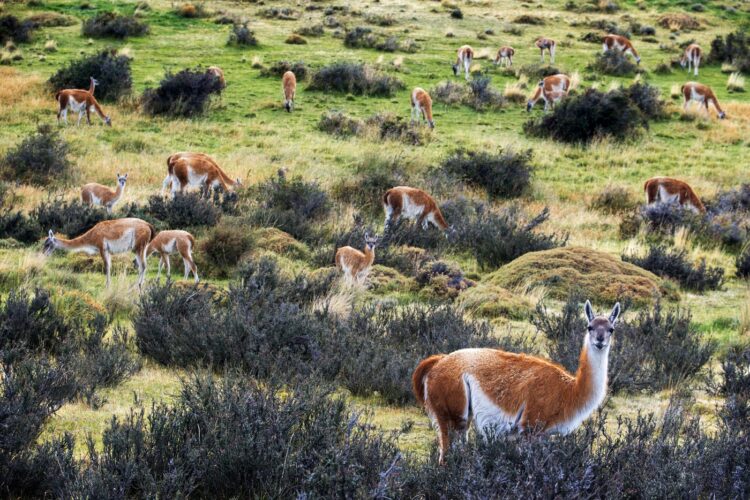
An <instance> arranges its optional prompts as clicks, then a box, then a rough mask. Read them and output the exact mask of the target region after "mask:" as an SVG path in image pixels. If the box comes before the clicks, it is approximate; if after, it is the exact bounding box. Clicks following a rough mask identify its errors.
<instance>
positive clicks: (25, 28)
mask: <svg viewBox="0 0 750 500" xmlns="http://www.w3.org/2000/svg"><path fill="white" fill-rule="evenodd" d="M34 27H35V24H34V22H33V21H30V20H26V21H19V20H18V18H17V17H16V16H12V15H6V16H0V43H3V44H5V43H6V42H9V41H10V42H15V43H26V42H30V41H31V35H32V33H33V31H34Z"/></svg>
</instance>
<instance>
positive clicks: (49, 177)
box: [0, 125, 73, 186]
mask: <svg viewBox="0 0 750 500" xmlns="http://www.w3.org/2000/svg"><path fill="white" fill-rule="evenodd" d="M69 151H70V148H69V146H68V143H67V142H66V141H65V140H64V139H63V138H62V137H60V134H59V133H58V132H57V131H55V130H54V129H53V128H52V127H51V126H49V125H40V126H39V127H38V128H37V131H36V133H35V134H32V135H30V136H28V137H26V138H25V139H24V140H23V141H21V143H20V144H18V145H17V146H16V147H14V148H11V149H10V150H9V151H8V152H7V153H6V154H5V156H4V157H3V158H2V161H0V167H1V168H2V170H1V172H2V176H3V178H4V179H6V180H12V181H15V182H23V183H28V184H34V185H39V186H45V185H49V184H52V183H60V182H61V181H66V180H68V179H69V177H70V174H71V172H70V171H71V169H72V168H73V166H72V163H71V162H70V160H69V159H68V153H69Z"/></svg>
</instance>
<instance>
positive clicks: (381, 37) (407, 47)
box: [344, 26, 419, 52]
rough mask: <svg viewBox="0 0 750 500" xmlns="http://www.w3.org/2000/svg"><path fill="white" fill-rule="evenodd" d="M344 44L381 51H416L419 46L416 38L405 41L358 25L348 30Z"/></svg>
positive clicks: (355, 47)
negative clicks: (415, 40)
mask: <svg viewBox="0 0 750 500" xmlns="http://www.w3.org/2000/svg"><path fill="white" fill-rule="evenodd" d="M344 45H345V46H346V47H350V48H353V49H362V48H367V49H375V50H379V51H381V52H396V51H398V50H401V51H403V52H416V51H417V50H418V49H419V47H418V46H417V44H416V42H414V40H407V41H405V42H403V43H401V42H400V41H399V39H398V38H397V37H395V36H387V35H386V34H383V33H373V31H372V29H370V28H366V27H362V26H357V27H356V28H354V29H353V30H350V31H347V33H346V36H345V37H344Z"/></svg>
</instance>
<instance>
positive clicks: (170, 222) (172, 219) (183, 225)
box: [145, 192, 222, 229]
mask: <svg viewBox="0 0 750 500" xmlns="http://www.w3.org/2000/svg"><path fill="white" fill-rule="evenodd" d="M145 213H146V214H147V216H148V217H147V218H150V219H152V220H153V219H155V222H156V225H158V226H161V227H164V228H167V229H187V228H191V227H192V228H195V227H212V226H215V225H216V224H218V222H219V219H220V218H221V213H222V211H221V208H220V206H217V203H216V202H214V200H212V199H211V198H207V197H205V196H202V195H201V194H199V193H194V192H193V193H179V192H177V193H175V196H174V197H173V198H164V197H163V196H158V195H154V196H151V197H150V198H149V199H148V207H147V208H146V210H145Z"/></svg>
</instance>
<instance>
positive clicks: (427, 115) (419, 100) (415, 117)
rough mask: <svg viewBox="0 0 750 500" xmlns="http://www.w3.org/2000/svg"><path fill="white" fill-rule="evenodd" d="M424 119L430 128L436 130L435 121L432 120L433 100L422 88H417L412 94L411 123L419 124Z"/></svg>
mask: <svg viewBox="0 0 750 500" xmlns="http://www.w3.org/2000/svg"><path fill="white" fill-rule="evenodd" d="M420 119H424V120H425V121H426V122H427V124H428V125H429V126H430V128H435V121H434V120H433V119H432V98H431V97H430V94H428V93H427V91H426V90H424V89H423V88H421V87H415V88H414V90H412V92H411V123H412V124H413V123H418V122H419V120H420Z"/></svg>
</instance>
